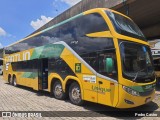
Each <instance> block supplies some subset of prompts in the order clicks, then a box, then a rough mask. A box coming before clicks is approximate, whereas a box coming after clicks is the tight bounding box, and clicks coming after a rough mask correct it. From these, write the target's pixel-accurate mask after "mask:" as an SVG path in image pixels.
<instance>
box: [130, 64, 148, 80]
mask: <svg viewBox="0 0 160 120" xmlns="http://www.w3.org/2000/svg"><path fill="white" fill-rule="evenodd" d="M146 68H147V67H146ZM146 68H144V69H142V70H139V71H138V72H137V73H136V76H135V77H134V79H133V81H135V80H136V79H137V76H138V74H139V73H140V72H141V71H143V70H145V69H146Z"/></svg>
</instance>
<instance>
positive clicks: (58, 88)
mask: <svg viewBox="0 0 160 120" xmlns="http://www.w3.org/2000/svg"><path fill="white" fill-rule="evenodd" d="M52 93H53V95H54V97H55V98H56V99H59V100H62V99H64V98H65V97H66V94H65V92H64V91H63V89H62V84H61V82H60V81H56V82H55V83H54V85H53V90H52Z"/></svg>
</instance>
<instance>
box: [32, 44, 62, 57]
mask: <svg viewBox="0 0 160 120" xmlns="http://www.w3.org/2000/svg"><path fill="white" fill-rule="evenodd" d="M63 50H64V46H63V45H61V44H47V45H45V46H41V47H37V48H35V49H34V51H33V54H32V56H31V60H32V59H39V58H51V57H60V55H61V53H62V51H63Z"/></svg>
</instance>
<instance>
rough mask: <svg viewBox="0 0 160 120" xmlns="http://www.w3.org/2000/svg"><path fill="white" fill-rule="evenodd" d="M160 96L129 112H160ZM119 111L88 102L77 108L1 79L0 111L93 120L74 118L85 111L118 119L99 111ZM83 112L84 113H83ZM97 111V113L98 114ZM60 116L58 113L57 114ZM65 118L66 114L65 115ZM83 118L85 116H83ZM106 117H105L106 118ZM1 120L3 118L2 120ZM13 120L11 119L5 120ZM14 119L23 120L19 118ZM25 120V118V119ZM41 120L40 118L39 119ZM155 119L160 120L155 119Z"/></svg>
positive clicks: (48, 95) (45, 93)
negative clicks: (67, 113) (52, 113)
mask: <svg viewBox="0 0 160 120" xmlns="http://www.w3.org/2000/svg"><path fill="white" fill-rule="evenodd" d="M159 106H160V94H159V92H157V94H156V97H155V99H154V101H153V102H151V103H149V104H147V105H143V106H140V107H137V108H132V109H128V111H132V110H133V111H141V110H147V111H160V108H159ZM104 110H107V111H112V110H114V111H117V109H115V108H111V107H107V106H103V105H99V104H94V103H89V102H86V103H85V105H84V106H76V105H73V104H71V103H70V102H69V100H65V101H61V100H56V99H55V98H52V97H50V94H49V93H48V92H37V91H34V90H32V89H30V88H27V87H22V86H18V87H14V86H11V85H9V84H7V83H6V82H5V81H4V80H3V78H2V77H0V111H21V112H22V111H54V112H55V114H56V111H81V112H80V113H78V112H70V114H71V116H72V117H62V116H63V115H62V116H60V117H58V118H57V117H45V118H41V119H56V120H58V119H60V120H61V119H69V120H71V119H73V118H74V119H80V120H81V119H92V118H91V117H79V118H75V117H73V114H83V112H84V111H87V112H89V113H88V114H89V116H90V114H97V115H100V116H101V115H102V117H95V118H94V119H97V120H99V119H117V118H118V117H116V115H115V114H110V113H107V112H105V113H101V112H98V111H104ZM82 111H83V112H82ZM96 111H97V112H96ZM57 114H58V113H57ZM63 114H64V116H65V114H66V113H63ZM82 116H83V115H82ZM91 116H92V115H91ZM104 116H105V117H104ZM140 118H142V119H150V117H140ZM0 119H1V118H0ZM3 119H11V118H3ZM12 119H16V120H17V119H21V118H18V117H15V118H12ZM23 119H24V118H23ZM25 119H29V120H30V119H36V118H25ZM37 119H38V120H39V118H37ZM153 119H158V118H156V117H154V118H153Z"/></svg>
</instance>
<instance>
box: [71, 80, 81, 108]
mask: <svg viewBox="0 0 160 120" xmlns="http://www.w3.org/2000/svg"><path fill="white" fill-rule="evenodd" d="M69 98H70V100H71V102H72V103H73V104H75V105H82V104H83V100H82V98H81V89H80V87H79V85H78V83H77V82H73V83H72V84H71V86H70V87H69Z"/></svg>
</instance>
